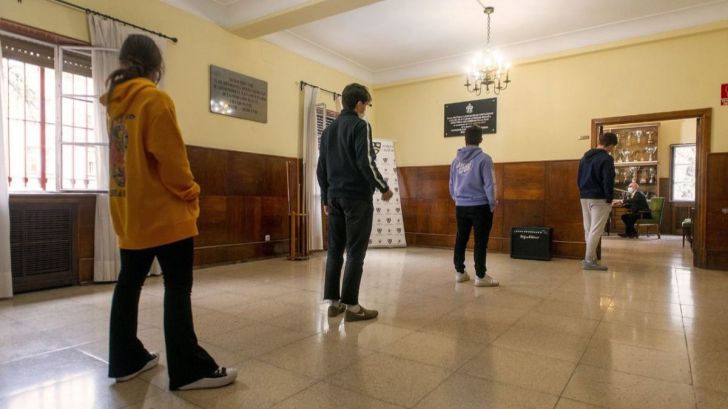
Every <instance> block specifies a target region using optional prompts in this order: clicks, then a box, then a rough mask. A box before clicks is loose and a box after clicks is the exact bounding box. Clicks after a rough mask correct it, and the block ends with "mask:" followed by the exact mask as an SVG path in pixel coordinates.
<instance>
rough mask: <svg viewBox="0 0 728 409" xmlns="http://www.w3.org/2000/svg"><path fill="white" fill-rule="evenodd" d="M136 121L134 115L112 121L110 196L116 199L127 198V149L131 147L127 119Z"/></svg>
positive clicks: (110, 136) (123, 116)
mask: <svg viewBox="0 0 728 409" xmlns="http://www.w3.org/2000/svg"><path fill="white" fill-rule="evenodd" d="M127 117H131V118H129V119H134V115H126V116H125V115H122V116H119V117H117V118H115V119H113V120H112V121H111V133H110V134H109V170H110V173H111V186H109V195H111V196H116V197H124V196H126V161H125V157H126V149H127V146H129V131H128V130H127V129H126V124H125V122H126V119H127Z"/></svg>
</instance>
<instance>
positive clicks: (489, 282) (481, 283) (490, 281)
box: [473, 274, 500, 287]
mask: <svg viewBox="0 0 728 409" xmlns="http://www.w3.org/2000/svg"><path fill="white" fill-rule="evenodd" d="M473 285H474V286H476V287H498V286H499V285H500V283H498V280H496V279H495V278H493V277H491V276H489V275H488V274H486V275H485V277H483V278H480V277H475V282H474V283H473Z"/></svg>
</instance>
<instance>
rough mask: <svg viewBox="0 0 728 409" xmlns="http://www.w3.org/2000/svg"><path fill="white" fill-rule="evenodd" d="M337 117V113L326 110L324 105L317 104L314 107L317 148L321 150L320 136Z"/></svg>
mask: <svg viewBox="0 0 728 409" xmlns="http://www.w3.org/2000/svg"><path fill="white" fill-rule="evenodd" d="M338 116H339V113H338V112H336V111H332V110H330V109H326V105H324V104H319V105H318V106H317V107H316V136H317V137H318V146H319V148H321V135H322V134H323V133H324V129H326V127H327V126H329V125H331V123H332V122H334V119H336V118H338Z"/></svg>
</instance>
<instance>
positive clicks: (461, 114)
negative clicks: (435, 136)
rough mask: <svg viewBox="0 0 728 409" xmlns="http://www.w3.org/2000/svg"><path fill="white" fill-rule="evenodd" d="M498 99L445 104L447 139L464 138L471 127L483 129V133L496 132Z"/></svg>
mask: <svg viewBox="0 0 728 409" xmlns="http://www.w3.org/2000/svg"><path fill="white" fill-rule="evenodd" d="M497 108H498V99H497V98H488V99H478V100H475V101H465V102H455V103H452V104H445V137H448V136H463V135H465V129H466V128H467V127H469V126H470V125H478V126H480V127H481V128H483V133H495V132H496V112H497V110H498V109H497Z"/></svg>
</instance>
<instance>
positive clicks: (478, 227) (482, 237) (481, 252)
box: [453, 205, 493, 278]
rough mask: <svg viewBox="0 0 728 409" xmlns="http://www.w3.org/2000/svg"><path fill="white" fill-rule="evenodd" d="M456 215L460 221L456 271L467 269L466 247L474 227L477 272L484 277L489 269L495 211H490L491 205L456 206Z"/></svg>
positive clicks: (455, 256) (456, 250) (456, 247)
mask: <svg viewBox="0 0 728 409" xmlns="http://www.w3.org/2000/svg"><path fill="white" fill-rule="evenodd" d="M455 216H456V218H457V223H458V233H457V236H456V237H455V255H454V256H453V263H454V264H455V271H457V272H459V273H462V272H463V271H465V247H466V246H467V245H468V239H469V238H470V229H471V228H472V229H473V230H475V231H474V235H475V252H474V253H475V254H474V257H475V274H476V275H477V276H478V277H480V278H483V277H485V272H486V271H487V269H486V268H485V256H486V249H487V248H488V239H489V237H490V229H491V227H493V213H491V212H490V206H488V205H482V206H455Z"/></svg>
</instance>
